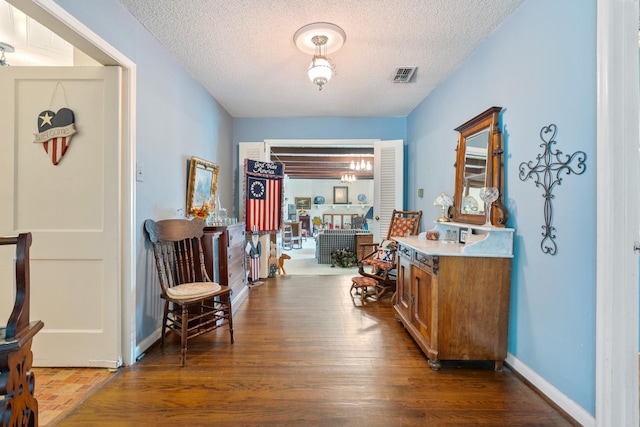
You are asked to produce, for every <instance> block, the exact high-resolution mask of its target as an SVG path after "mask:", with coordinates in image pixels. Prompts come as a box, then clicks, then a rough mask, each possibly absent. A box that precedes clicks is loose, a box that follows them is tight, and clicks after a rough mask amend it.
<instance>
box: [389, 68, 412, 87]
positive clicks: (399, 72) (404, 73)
mask: <svg viewBox="0 0 640 427" xmlns="http://www.w3.org/2000/svg"><path fill="white" fill-rule="evenodd" d="M417 68H418V67H398V68H396V75H395V76H394V77H393V82H394V83H409V81H410V80H411V77H413V73H415V72H416V69H417Z"/></svg>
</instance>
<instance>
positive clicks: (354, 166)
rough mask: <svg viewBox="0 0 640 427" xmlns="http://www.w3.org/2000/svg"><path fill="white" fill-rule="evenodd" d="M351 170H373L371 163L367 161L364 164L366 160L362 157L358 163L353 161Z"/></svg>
mask: <svg viewBox="0 0 640 427" xmlns="http://www.w3.org/2000/svg"><path fill="white" fill-rule="evenodd" d="M349 169H351V170H354V171H356V172H360V171H365V170H367V171H370V170H371V162H370V161H368V160H367V162H366V163H365V162H364V159H363V158H362V157H360V160H359V161H358V162H357V163H356V162H354V161H353V160H351V164H350V165H349Z"/></svg>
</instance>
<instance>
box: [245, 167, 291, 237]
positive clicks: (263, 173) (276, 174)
mask: <svg viewBox="0 0 640 427" xmlns="http://www.w3.org/2000/svg"><path fill="white" fill-rule="evenodd" d="M244 173H245V183H246V186H245V194H246V203H245V209H246V212H245V220H246V227H247V231H253V230H255V229H256V228H257V230H258V231H260V232H275V231H277V230H279V229H280V226H281V225H282V198H283V191H282V190H283V188H282V180H283V178H284V167H283V165H282V164H280V163H272V162H261V161H257V160H249V159H245V161H244Z"/></svg>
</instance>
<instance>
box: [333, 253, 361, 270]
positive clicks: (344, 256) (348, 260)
mask: <svg viewBox="0 0 640 427" xmlns="http://www.w3.org/2000/svg"><path fill="white" fill-rule="evenodd" d="M331 265H332V266H334V267H342V268H349V267H353V266H354V265H356V253H355V252H354V251H352V250H351V249H350V248H342V249H334V250H333V252H331Z"/></svg>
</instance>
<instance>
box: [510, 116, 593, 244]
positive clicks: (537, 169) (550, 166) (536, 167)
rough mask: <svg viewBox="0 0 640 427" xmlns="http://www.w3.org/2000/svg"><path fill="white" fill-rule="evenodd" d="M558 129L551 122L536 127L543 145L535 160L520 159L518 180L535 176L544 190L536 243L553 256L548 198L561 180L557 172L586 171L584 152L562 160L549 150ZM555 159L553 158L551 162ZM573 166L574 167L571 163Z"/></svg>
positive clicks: (578, 173) (559, 153)
mask: <svg viewBox="0 0 640 427" xmlns="http://www.w3.org/2000/svg"><path fill="white" fill-rule="evenodd" d="M557 132H558V128H557V126H556V125H554V124H550V125H549V126H544V127H543V128H542V129H540V139H542V141H544V142H543V143H542V144H540V147H542V148H544V152H543V153H542V154H538V155H537V156H536V162H535V163H534V162H533V161H530V162H522V163H520V179H521V180H522V181H526V180H527V179H529V178H533V179H535V183H536V187H542V188H543V189H544V194H543V195H542V197H544V225H543V226H542V229H543V230H544V232H543V233H542V236H544V237H543V238H542V241H541V242H540V248H541V249H542V252H544V253H546V254H549V255H555V254H556V252H557V251H558V245H557V244H556V241H555V239H556V235H555V230H556V229H555V227H553V226H552V225H551V221H552V220H553V205H552V204H551V200H552V199H553V198H554V197H555V196H554V195H553V194H551V192H552V191H553V188H554V187H555V186H556V185H560V184H561V183H562V178H560V174H561V173H562V172H564V173H566V174H567V175H569V174H571V173H574V174H576V175H581V174H583V173H584V171H586V170H587V165H586V164H585V161H586V160H587V154H586V153H585V152H584V151H576V152H575V153H573V154H572V155H570V156H569V155H566V154H565V155H564V160H563V159H561V158H560V156H561V155H562V151H560V150H557V149H556V150H555V151H554V150H553V147H552V145H553V144H555V143H556V141H555V137H556V133H557ZM554 158H555V161H554ZM574 165H575V166H574Z"/></svg>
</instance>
